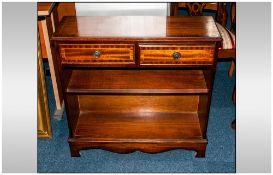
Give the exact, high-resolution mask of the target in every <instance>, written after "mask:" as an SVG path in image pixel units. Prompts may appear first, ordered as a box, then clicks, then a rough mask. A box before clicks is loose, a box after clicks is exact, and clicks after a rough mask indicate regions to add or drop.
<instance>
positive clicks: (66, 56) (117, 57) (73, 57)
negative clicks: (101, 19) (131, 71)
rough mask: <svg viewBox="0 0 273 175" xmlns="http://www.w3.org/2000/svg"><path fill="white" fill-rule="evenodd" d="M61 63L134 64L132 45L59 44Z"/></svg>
mask: <svg viewBox="0 0 273 175" xmlns="http://www.w3.org/2000/svg"><path fill="white" fill-rule="evenodd" d="M60 55H61V59H62V63H73V62H76V63H87V64H89V63H90V64H135V59H134V45H133V44H60Z"/></svg>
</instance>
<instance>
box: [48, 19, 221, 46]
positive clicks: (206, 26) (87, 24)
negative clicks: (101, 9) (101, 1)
mask: <svg viewBox="0 0 273 175" xmlns="http://www.w3.org/2000/svg"><path fill="white" fill-rule="evenodd" d="M117 24H118V25H117ZM132 39H134V40H137V39H138V40H149V41H151V40H160V39H161V40H163V39H164V40H172V39H180V40H194V39H198V40H200V41H201V40H203V41H208V40H209V41H220V40H221V37H220V34H219V32H218V29H217V27H216V25H215V22H214V20H213V18H212V17H210V16H202V17H194V16H193V17H182V16H179V17H169V16H96V17H94V16H88V17H83V16H78V17H64V18H63V20H62V24H61V27H60V28H58V30H57V32H56V33H55V34H54V36H53V40H89V41H91V40H96V41H103V40H108V41H109V40H115V41H118V40H132Z"/></svg>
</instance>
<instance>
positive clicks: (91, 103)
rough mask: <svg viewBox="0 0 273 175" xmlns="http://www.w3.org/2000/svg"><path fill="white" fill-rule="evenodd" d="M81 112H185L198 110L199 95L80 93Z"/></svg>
mask: <svg viewBox="0 0 273 175" xmlns="http://www.w3.org/2000/svg"><path fill="white" fill-rule="evenodd" d="M78 101H79V109H80V111H81V112H98V113H103V112H109V113H116V114H117V113H148V112H150V113H153V112H154V113H159V112H163V113H183V112H187V113H190V112H195V113H196V112H197V111H198V104H199V96H198V95H161V96H159V95H151V94H149V95H79V96H78Z"/></svg>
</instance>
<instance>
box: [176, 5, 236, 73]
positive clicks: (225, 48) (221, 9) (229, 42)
mask: <svg viewBox="0 0 273 175" xmlns="http://www.w3.org/2000/svg"><path fill="white" fill-rule="evenodd" d="M235 4H236V3H232V5H231V12H230V14H231V16H230V19H231V30H228V29H227V28H226V24H227V8H226V3H223V2H218V3H214V2H213V3H212V2H172V3H171V16H178V12H179V9H186V10H187V11H188V14H189V15H190V16H202V15H203V12H206V11H207V12H215V14H216V15H215V16H216V17H215V19H216V22H217V23H216V25H217V27H218V29H219V32H220V34H221V36H222V39H223V41H222V44H221V47H219V51H218V56H217V58H218V60H219V59H225V60H226V59H230V60H233V59H235V58H236V54H235V53H236V52H235V27H236V21H235V20H236V18H235V13H236V9H235ZM234 68H235V65H234V62H233V61H232V63H231V66H230V69H229V72H228V75H229V76H230V77H231V76H232V72H233V70H234Z"/></svg>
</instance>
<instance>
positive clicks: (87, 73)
mask: <svg viewBox="0 0 273 175" xmlns="http://www.w3.org/2000/svg"><path fill="white" fill-rule="evenodd" d="M66 92H67V93H77V94H81V93H92V94H105V93H111V94H120V93H125V94H138V93H140V94H148V93H149V94H150V93H155V94H179V93H208V92H209V90H208V87H207V85H206V80H205V76H204V73H203V71H202V70H73V71H72V74H71V77H70V80H69V83H68V86H67V88H66Z"/></svg>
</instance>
